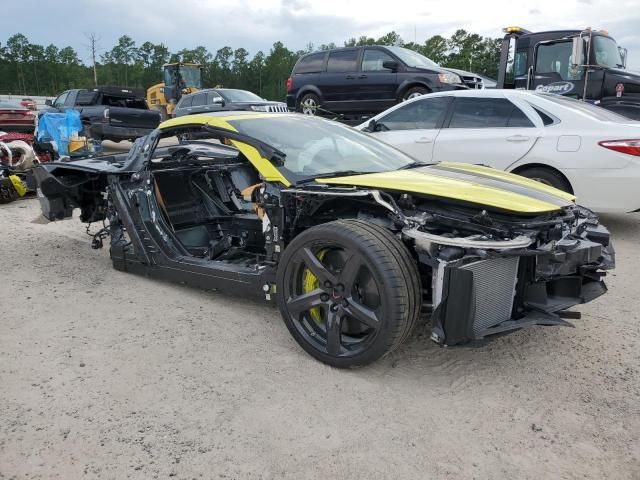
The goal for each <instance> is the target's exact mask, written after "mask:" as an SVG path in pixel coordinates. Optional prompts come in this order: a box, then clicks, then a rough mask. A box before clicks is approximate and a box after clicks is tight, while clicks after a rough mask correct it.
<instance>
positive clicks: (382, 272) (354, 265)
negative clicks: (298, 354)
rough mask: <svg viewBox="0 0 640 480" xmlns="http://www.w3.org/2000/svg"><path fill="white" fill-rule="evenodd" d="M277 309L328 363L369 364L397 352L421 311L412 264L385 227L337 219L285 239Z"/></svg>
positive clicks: (297, 337) (297, 336) (297, 335)
mask: <svg viewBox="0 0 640 480" xmlns="http://www.w3.org/2000/svg"><path fill="white" fill-rule="evenodd" d="M276 290H277V298H278V306H279V307H280V312H281V313H282V317H283V319H284V322H285V324H286V326H287V328H288V329H289V332H290V333H291V335H292V336H293V338H294V339H295V340H296V341H297V342H298V343H299V344H300V346H301V347H302V348H303V349H304V350H305V351H306V352H307V353H309V354H310V355H311V356H313V357H315V358H316V359H318V360H320V361H321V362H324V363H326V364H328V365H331V366H334V367H339V368H349V367H357V366H361V365H366V364H368V363H371V362H373V361H375V360H377V359H378V358H380V357H382V356H383V355H385V354H387V353H389V352H391V351H393V350H394V349H396V348H397V347H398V346H399V345H400V344H401V343H402V342H403V341H404V340H405V339H406V338H407V337H408V335H409V333H410V332H411V330H412V329H413V326H414V325H415V323H416V321H417V319H418V316H419V314H420V307H421V286H420V276H419V274H418V270H417V264H416V261H415V260H414V259H413V258H412V257H411V254H410V253H409V251H408V250H407V248H406V247H405V245H404V244H403V243H402V242H401V241H400V240H398V239H397V238H396V237H395V236H394V235H392V234H391V233H390V232H389V231H387V230H386V229H384V228H382V227H380V226H377V225H374V224H369V223H366V222H362V221H358V220H338V221H335V222H330V223H325V224H322V225H318V226H315V227H312V228H309V229H308V230H305V231H304V232H302V233H301V234H300V235H298V236H297V237H296V238H294V239H293V241H292V242H291V243H290V244H289V246H288V247H287V248H286V250H285V251H284V253H283V255H282V258H281V260H280V262H279V265H278V271H277V275H276Z"/></svg>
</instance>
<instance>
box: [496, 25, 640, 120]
mask: <svg viewBox="0 0 640 480" xmlns="http://www.w3.org/2000/svg"><path fill="white" fill-rule="evenodd" d="M504 32H505V36H504V38H503V41H502V49H501V53H500V67H499V71H498V85H497V88H518V89H527V90H537V91H543V92H549V93H556V94H559V95H565V96H569V97H572V98H577V99H580V100H585V101H588V102H591V103H595V104H597V105H600V106H601V107H604V108H607V109H609V110H612V111H614V112H616V113H619V114H621V115H624V116H626V117H629V118H632V119H634V120H640V73H638V72H632V71H629V70H627V69H626V59H627V50H626V49H625V48H622V47H619V46H618V44H617V43H616V41H615V40H614V39H613V38H612V37H610V36H609V34H608V33H607V32H605V31H602V30H599V31H596V30H591V29H590V28H588V29H586V30H556V31H548V32H535V33H533V32H530V31H528V30H525V29H523V28H520V27H507V28H505V29H504Z"/></svg>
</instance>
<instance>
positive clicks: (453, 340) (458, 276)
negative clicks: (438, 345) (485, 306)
mask: <svg viewBox="0 0 640 480" xmlns="http://www.w3.org/2000/svg"><path fill="white" fill-rule="evenodd" d="M446 272H447V273H446V274H445V279H444V281H445V285H447V287H446V288H447V291H446V297H445V298H443V299H442V313H441V315H442V325H443V328H444V334H445V343H446V344H447V345H455V344H457V343H464V342H467V341H469V340H471V339H472V338H473V319H474V317H475V299H474V298H473V292H474V288H473V272H472V271H469V270H462V269H457V268H447V270H446Z"/></svg>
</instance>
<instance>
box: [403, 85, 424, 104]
mask: <svg viewBox="0 0 640 480" xmlns="http://www.w3.org/2000/svg"><path fill="white" fill-rule="evenodd" d="M425 93H429V90H427V89H426V88H424V87H412V88H410V89H408V90H407V91H406V92H404V94H403V95H402V101H403V102H405V101H407V100H410V99H412V98H415V97H419V96H421V95H424V94H425Z"/></svg>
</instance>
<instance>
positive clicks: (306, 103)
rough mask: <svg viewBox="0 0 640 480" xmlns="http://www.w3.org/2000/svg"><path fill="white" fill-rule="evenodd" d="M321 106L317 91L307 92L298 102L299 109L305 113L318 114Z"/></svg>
mask: <svg viewBox="0 0 640 480" xmlns="http://www.w3.org/2000/svg"><path fill="white" fill-rule="evenodd" d="M319 108H320V97H318V96H317V95H316V94H315V93H306V94H304V95H303V96H302V98H301V99H300V102H299V103H298V111H299V112H300V113H304V114H305V115H318V109H319Z"/></svg>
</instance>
